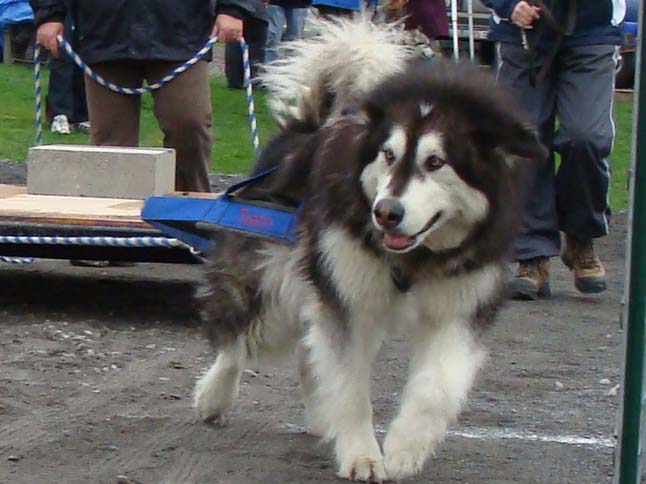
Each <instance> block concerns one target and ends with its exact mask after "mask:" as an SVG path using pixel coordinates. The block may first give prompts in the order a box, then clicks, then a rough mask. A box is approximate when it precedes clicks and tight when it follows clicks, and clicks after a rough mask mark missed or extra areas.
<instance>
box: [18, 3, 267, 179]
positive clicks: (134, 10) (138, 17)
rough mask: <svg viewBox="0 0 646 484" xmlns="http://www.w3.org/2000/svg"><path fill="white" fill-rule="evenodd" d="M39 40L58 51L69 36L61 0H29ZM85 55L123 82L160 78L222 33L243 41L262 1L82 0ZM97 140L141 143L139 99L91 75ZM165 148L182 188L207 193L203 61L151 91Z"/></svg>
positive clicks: (207, 102)
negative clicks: (59, 40)
mask: <svg viewBox="0 0 646 484" xmlns="http://www.w3.org/2000/svg"><path fill="white" fill-rule="evenodd" d="M30 3H31V5H32V8H33V10H34V18H35V22H36V26H37V40H38V42H40V43H41V45H44V46H45V47H46V48H47V49H49V50H50V52H52V54H53V55H55V56H58V55H59V46H58V43H57V41H56V36H57V35H59V34H64V33H65V32H64V26H63V23H62V20H63V19H64V17H65V13H66V8H65V3H64V2H63V1H62V0H31V1H30ZM75 16H76V19H77V29H78V36H79V54H80V56H81V57H82V58H83V59H84V60H85V62H86V63H87V64H88V65H89V66H90V67H91V68H92V69H93V70H94V71H95V72H97V73H98V74H99V75H100V76H102V77H103V78H105V79H106V80H108V81H111V82H113V83H114V84H117V85H119V86H123V87H131V88H135V87H140V86H141V85H142V84H143V81H144V80H145V81H146V82H148V83H149V84H150V83H154V82H156V81H158V80H159V79H161V78H162V77H163V76H165V75H166V74H168V73H169V72H171V71H172V70H173V69H175V68H176V67H178V66H180V65H181V64H182V63H183V62H185V61H186V60H188V59H189V58H191V57H192V56H193V55H194V54H195V53H196V52H197V51H198V50H199V49H200V48H201V47H202V46H203V45H204V44H205V43H206V41H207V39H208V38H209V36H211V35H212V36H216V37H217V38H218V40H220V41H221V42H237V41H239V40H240V38H241V37H242V34H243V22H242V20H243V19H244V18H245V17H247V16H249V17H253V18H257V19H259V20H261V21H264V20H265V17H264V5H263V3H262V1H261V0H218V1H217V3H216V4H215V8H214V7H213V5H212V3H211V1H210V0H182V1H181V2H177V1H170V0H147V1H145V2H144V1H140V0H82V1H79V2H78V3H77V11H76V15H75ZM85 87H86V92H87V99H88V109H89V115H90V123H91V142H92V143H93V144H96V145H120V146H136V145H137V144H138V142H139V114H140V106H141V99H140V98H139V97H136V96H129V95H125V94H118V93H115V92H112V91H110V90H108V89H105V88H103V87H102V86H100V85H99V84H97V83H95V82H94V81H93V80H92V79H90V78H89V77H86V78H85ZM153 98H154V102H155V108H154V112H155V115H156V117H157V120H158V122H159V125H160V127H161V130H162V131H163V133H164V146H166V147H170V148H174V149H175V151H176V157H177V168H176V181H175V183H176V189H177V190H179V191H209V179H208V173H209V168H210V165H211V145H212V133H211V99H210V91H209V82H208V66H207V63H206V62H198V63H197V64H195V65H194V66H193V67H191V68H190V69H188V70H187V71H186V72H184V73H183V74H181V75H180V76H178V77H177V78H176V79H174V80H173V81H172V82H170V83H169V84H167V85H165V86H164V87H162V88H161V89H158V90H157V91H155V92H154V93H153Z"/></svg>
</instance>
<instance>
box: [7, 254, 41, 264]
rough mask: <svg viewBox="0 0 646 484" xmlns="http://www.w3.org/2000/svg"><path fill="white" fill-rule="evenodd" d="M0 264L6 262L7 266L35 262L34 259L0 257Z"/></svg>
mask: <svg viewBox="0 0 646 484" xmlns="http://www.w3.org/2000/svg"><path fill="white" fill-rule="evenodd" d="M0 262H4V263H5V264H31V263H32V262H34V259H32V258H31V257H7V256H4V255H0Z"/></svg>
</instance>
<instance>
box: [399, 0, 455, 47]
mask: <svg viewBox="0 0 646 484" xmlns="http://www.w3.org/2000/svg"><path fill="white" fill-rule="evenodd" d="M406 15H408V18H407V19H406V29H409V30H413V29H416V28H418V27H419V28H420V29H421V31H422V32H424V34H425V35H426V36H427V37H428V38H429V39H435V38H436V37H440V36H448V35H449V19H448V17H447V15H446V4H445V3H444V0H409V2H408V3H407V4H406Z"/></svg>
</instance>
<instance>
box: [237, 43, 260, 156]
mask: <svg viewBox="0 0 646 484" xmlns="http://www.w3.org/2000/svg"><path fill="white" fill-rule="evenodd" d="M240 47H242V65H243V68H244V85H245V90H246V91H247V112H248V114H249V125H250V127H251V144H252V145H253V154H254V156H255V157H256V158H258V155H259V150H260V140H259V137H258V124H257V123H256V108H255V105H254V102H253V83H252V82H251V62H250V61H249V46H248V45H247V43H246V42H245V41H244V40H242V41H241V42H240Z"/></svg>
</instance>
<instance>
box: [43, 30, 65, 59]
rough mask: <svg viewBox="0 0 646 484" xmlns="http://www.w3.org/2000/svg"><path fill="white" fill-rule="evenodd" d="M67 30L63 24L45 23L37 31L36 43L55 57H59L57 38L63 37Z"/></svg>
mask: <svg viewBox="0 0 646 484" xmlns="http://www.w3.org/2000/svg"><path fill="white" fill-rule="evenodd" d="M64 30H65V28H64V26H63V24H62V23H61V22H45V23H44V24H41V25H40V27H38V30H37V31H36V42H38V43H39V44H40V45H42V46H43V47H45V48H46V49H47V50H48V51H50V52H51V53H52V55H53V56H54V57H58V55H59V50H58V40H57V39H56V37H57V36H59V35H63V32H64Z"/></svg>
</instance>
